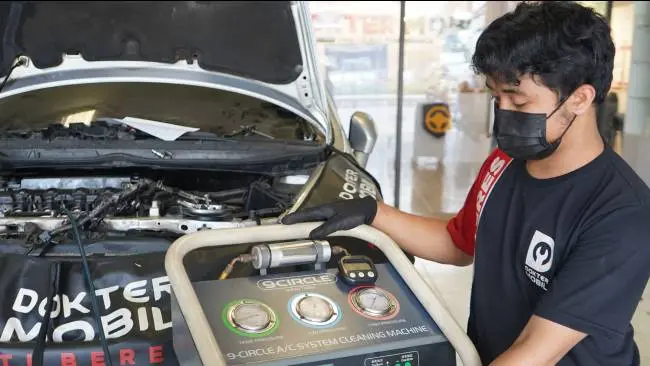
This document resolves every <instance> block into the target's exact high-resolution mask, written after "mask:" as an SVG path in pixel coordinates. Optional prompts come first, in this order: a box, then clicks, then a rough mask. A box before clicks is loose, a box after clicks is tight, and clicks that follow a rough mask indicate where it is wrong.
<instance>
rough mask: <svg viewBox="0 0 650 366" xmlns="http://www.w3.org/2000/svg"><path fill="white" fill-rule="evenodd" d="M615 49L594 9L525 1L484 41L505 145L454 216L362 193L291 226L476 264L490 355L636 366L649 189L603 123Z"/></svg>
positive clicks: (648, 269) (477, 331)
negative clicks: (383, 238)
mask: <svg viewBox="0 0 650 366" xmlns="http://www.w3.org/2000/svg"><path fill="white" fill-rule="evenodd" d="M613 59H614V45H613V42H612V40H611V38H610V29H609V27H608V25H607V23H606V21H605V20H604V19H603V18H602V17H601V16H599V15H597V14H596V13H595V12H594V11H592V10H591V9H588V8H586V7H582V6H580V5H578V4H576V3H571V2H549V1H544V2H539V3H534V4H533V3H521V4H520V5H518V6H517V8H516V10H514V11H513V12H511V13H508V14H506V15H504V16H502V17H501V18H499V19H497V20H496V21H494V22H493V23H492V24H490V25H489V26H488V27H487V29H486V30H485V31H484V32H483V34H482V35H481V36H480V38H479V40H478V42H477V45H476V52H475V54H474V57H473V63H474V66H475V69H476V70H477V71H478V72H479V73H480V74H482V75H484V76H485V77H486V80H487V86H488V87H489V89H490V90H491V92H492V94H493V96H494V104H495V106H494V107H495V131H494V132H495V134H496V137H497V142H498V148H497V149H496V150H495V151H494V152H493V153H492V154H491V155H490V156H489V157H488V159H487V160H486V161H485V163H484V164H483V166H482V168H481V169H480V172H479V174H478V178H477V180H476V182H475V183H474V185H473V186H472V188H471V189H470V192H469V194H468V196H467V199H466V202H465V205H464V207H463V208H462V209H461V210H460V212H459V213H458V214H457V216H455V217H454V218H453V219H452V220H450V221H449V222H444V221H441V220H439V219H436V218H429V217H421V216H416V215H411V214H407V213H404V212H400V211H398V210H396V209H395V208H392V207H389V206H388V205H386V204H384V203H378V202H375V201H374V200H371V199H367V198H365V199H355V200H350V201H340V202H336V203H332V204H329V205H325V206H321V207H316V208H312V209H308V210H305V211H302V212H297V213H294V214H291V215H288V216H286V217H285V218H284V220H283V223H285V224H293V223H297V222H305V221H321V220H324V221H325V223H324V224H323V225H321V226H320V227H319V228H317V229H315V230H314V231H313V232H312V237H323V236H325V235H328V234H331V233H333V232H335V231H338V230H346V229H350V228H353V227H355V226H357V225H360V224H370V225H372V226H374V227H375V228H378V229H379V230H382V231H383V232H385V233H386V234H388V235H389V236H390V237H392V238H393V239H394V240H395V242H397V243H398V244H399V245H400V246H401V247H402V248H403V249H404V250H405V251H407V252H409V253H411V254H413V255H416V256H419V257H421V258H425V259H429V260H433V261H437V262H440V263H447V264H455V265H459V266H462V265H468V264H470V263H472V261H473V262H474V279H473V286H472V297H471V304H470V317H469V322H468V334H469V336H470V338H471V339H472V341H473V342H474V344H475V345H476V347H477V349H478V352H479V354H480V356H481V358H482V360H483V363H484V364H485V365H494V366H496V365H526V366H535V365H555V364H558V365H589V366H591V365H612V366H613V365H616V366H622V365H639V363H640V361H639V358H640V357H639V351H638V348H637V346H636V344H635V342H634V339H633V335H634V333H633V329H632V326H631V324H630V321H631V318H632V316H633V314H634V312H635V309H636V306H637V304H638V302H639V300H640V297H641V294H642V292H643V290H644V287H645V286H646V283H647V281H648V277H649V276H650V190H649V189H648V187H647V186H646V185H645V184H644V183H643V181H642V180H641V179H640V178H639V177H638V176H637V175H636V174H635V173H634V172H633V170H632V169H631V168H630V167H629V166H628V165H627V164H626V163H625V162H624V161H623V160H622V159H621V158H620V157H619V156H618V155H617V154H616V153H614V152H613V151H612V150H611V148H610V147H608V146H605V144H604V143H603V139H602V138H601V136H600V135H599V132H598V126H597V123H596V106H597V105H598V104H600V103H602V102H603V101H604V99H605V97H606V95H607V92H608V90H609V88H610V83H611V81H612V68H613Z"/></svg>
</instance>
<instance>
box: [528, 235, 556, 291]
mask: <svg viewBox="0 0 650 366" xmlns="http://www.w3.org/2000/svg"><path fill="white" fill-rule="evenodd" d="M554 249H555V240H553V238H551V237H550V236H548V235H546V234H544V233H542V232H541V231H539V230H535V234H533V238H532V239H531V240H530V244H529V245H528V253H527V254H526V275H527V276H528V277H529V278H530V280H531V281H533V283H534V284H536V285H537V286H539V287H541V288H543V289H544V290H547V287H548V277H546V276H544V273H546V272H548V271H549V270H550V269H551V266H552V265H553V252H554Z"/></svg>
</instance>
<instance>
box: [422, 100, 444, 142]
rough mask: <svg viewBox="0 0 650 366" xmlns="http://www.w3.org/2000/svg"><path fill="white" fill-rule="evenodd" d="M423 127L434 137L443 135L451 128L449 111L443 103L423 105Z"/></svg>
mask: <svg viewBox="0 0 650 366" xmlns="http://www.w3.org/2000/svg"><path fill="white" fill-rule="evenodd" d="M424 110H425V114H424V128H425V129H426V130H427V131H429V132H430V133H431V134H433V135H434V136H436V137H441V136H443V135H444V134H445V133H446V132H447V131H449V129H450V128H451V113H450V112H449V106H448V105H447V104H444V103H436V104H428V105H425V106H424Z"/></svg>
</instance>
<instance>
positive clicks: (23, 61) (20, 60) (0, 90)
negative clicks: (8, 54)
mask: <svg viewBox="0 0 650 366" xmlns="http://www.w3.org/2000/svg"><path fill="white" fill-rule="evenodd" d="M24 64H25V60H23V59H22V58H21V59H19V60H18V62H16V63H15V64H14V65H13V66H11V68H10V69H9V71H8V72H7V75H5V78H4V79H3V80H2V84H0V92H2V89H4V88H5V85H7V81H9V77H10V76H11V73H12V72H14V70H16V68H17V67H19V66H23V65H24Z"/></svg>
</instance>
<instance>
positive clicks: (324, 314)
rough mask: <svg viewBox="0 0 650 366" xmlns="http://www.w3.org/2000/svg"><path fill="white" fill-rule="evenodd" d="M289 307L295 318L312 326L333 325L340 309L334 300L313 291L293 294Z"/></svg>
mask: <svg viewBox="0 0 650 366" xmlns="http://www.w3.org/2000/svg"><path fill="white" fill-rule="evenodd" d="M289 308H290V311H291V315H292V316H293V317H294V318H295V319H296V320H298V321H300V322H302V323H305V324H307V325H313V326H330V325H333V324H335V323H336V322H337V321H338V319H339V315H340V310H339V308H338V306H337V305H336V303H335V302H334V301H332V300H331V299H329V298H328V297H326V296H323V295H320V294H314V293H303V294H299V295H296V296H294V297H293V298H292V299H291V301H290V303H289Z"/></svg>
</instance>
